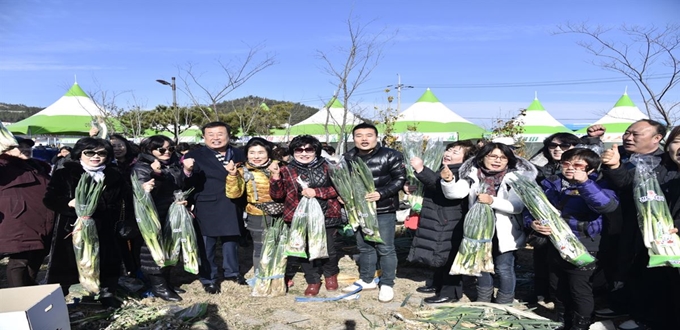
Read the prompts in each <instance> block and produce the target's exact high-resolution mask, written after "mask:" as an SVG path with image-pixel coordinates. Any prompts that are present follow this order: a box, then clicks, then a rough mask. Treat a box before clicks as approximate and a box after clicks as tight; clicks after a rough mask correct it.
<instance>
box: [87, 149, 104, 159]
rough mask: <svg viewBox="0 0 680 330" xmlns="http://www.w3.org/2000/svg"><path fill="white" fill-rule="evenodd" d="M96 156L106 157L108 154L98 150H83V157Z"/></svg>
mask: <svg viewBox="0 0 680 330" xmlns="http://www.w3.org/2000/svg"><path fill="white" fill-rule="evenodd" d="M95 154H96V155H97V156H99V157H106V156H108V155H109V152H108V151H106V150H99V151H94V150H83V155H85V156H87V157H94V155H95Z"/></svg>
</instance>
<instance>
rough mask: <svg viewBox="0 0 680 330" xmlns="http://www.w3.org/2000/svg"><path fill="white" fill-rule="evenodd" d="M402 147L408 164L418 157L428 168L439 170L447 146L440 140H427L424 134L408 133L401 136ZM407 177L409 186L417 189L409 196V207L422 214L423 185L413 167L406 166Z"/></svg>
mask: <svg viewBox="0 0 680 330" xmlns="http://www.w3.org/2000/svg"><path fill="white" fill-rule="evenodd" d="M401 145H402V147H403V148H404V156H406V159H407V162H408V161H410V160H411V158H413V157H418V158H420V159H422V160H423V165H424V166H425V167H427V168H430V169H437V168H439V167H440V166H441V163H442V159H443V158H444V151H445V149H444V148H445V146H444V144H443V143H442V141H441V140H440V139H426V138H425V137H424V136H423V134H422V133H418V132H407V133H403V134H402V135H401ZM406 177H407V178H408V185H409V186H415V187H416V189H415V191H413V192H411V193H410V194H409V195H408V202H409V205H411V209H412V210H413V211H415V212H418V213H420V210H421V209H422V207H423V184H422V183H421V182H420V180H418V179H417V178H416V173H415V171H414V170H413V167H411V166H406Z"/></svg>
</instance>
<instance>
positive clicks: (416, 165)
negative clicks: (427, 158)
mask: <svg viewBox="0 0 680 330" xmlns="http://www.w3.org/2000/svg"><path fill="white" fill-rule="evenodd" d="M411 167H413V170H414V171H416V173H420V172H421V171H422V170H423V168H424V167H425V165H423V160H422V159H420V157H413V158H411Z"/></svg>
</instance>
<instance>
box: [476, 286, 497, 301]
mask: <svg viewBox="0 0 680 330" xmlns="http://www.w3.org/2000/svg"><path fill="white" fill-rule="evenodd" d="M492 297H493V287H489V288H485V287H480V286H477V300H476V301H478V302H491V298H492Z"/></svg>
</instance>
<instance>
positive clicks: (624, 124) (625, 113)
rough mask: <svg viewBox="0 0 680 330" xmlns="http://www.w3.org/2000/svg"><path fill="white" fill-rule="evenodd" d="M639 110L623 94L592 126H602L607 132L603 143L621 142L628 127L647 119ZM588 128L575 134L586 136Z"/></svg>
mask: <svg viewBox="0 0 680 330" xmlns="http://www.w3.org/2000/svg"><path fill="white" fill-rule="evenodd" d="M647 118H648V117H647V115H645V114H644V113H643V112H642V111H640V109H639V108H638V107H637V106H635V103H633V100H631V99H630V97H629V96H628V91H625V92H624V93H623V96H621V98H619V100H618V101H617V102H616V104H614V107H613V108H611V110H609V112H607V114H605V115H604V116H603V117H602V118H600V119H599V120H598V121H596V122H594V123H593V124H592V125H602V126H604V127H605V128H606V129H607V131H606V132H605V134H604V135H603V136H602V141H604V142H617V143H618V142H621V139H622V138H623V133H624V132H625V131H626V129H627V128H628V126H630V124H632V123H633V122H635V121H638V120H640V119H647ZM587 129H588V127H584V128H582V129H580V130H578V131H576V133H577V134H587Z"/></svg>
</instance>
